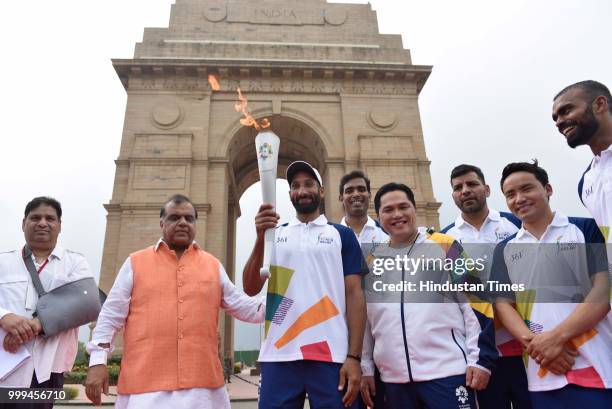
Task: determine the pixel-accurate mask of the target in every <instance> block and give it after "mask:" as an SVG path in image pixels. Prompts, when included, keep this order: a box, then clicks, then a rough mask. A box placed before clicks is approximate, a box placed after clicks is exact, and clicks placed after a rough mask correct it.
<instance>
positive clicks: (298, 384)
mask: <svg viewBox="0 0 612 409" xmlns="http://www.w3.org/2000/svg"><path fill="white" fill-rule="evenodd" d="M287 181H288V182H289V187H290V190H289V197H290V199H291V203H293V206H294V208H295V210H296V213H297V214H296V217H295V218H294V219H293V220H291V221H290V222H289V223H285V224H283V225H281V226H278V227H277V222H278V220H279V215H278V214H277V213H276V212H275V210H274V208H273V207H272V205H270V204H262V205H261V207H260V208H259V212H258V214H257V216H256V217H255V227H256V230H257V240H256V242H255V246H254V248H253V252H252V253H251V256H250V257H249V260H248V261H247V263H246V265H245V268H244V271H243V283H244V290H245V292H246V293H247V294H250V295H254V294H257V293H258V292H259V291H260V290H261V288H262V287H263V285H264V283H265V281H266V279H265V278H262V277H261V276H260V275H259V270H260V268H261V266H262V262H263V248H264V232H265V231H266V230H267V229H271V228H276V231H275V247H274V252H273V256H272V266H271V270H270V272H271V277H270V281H269V283H268V296H267V307H266V325H265V340H264V342H263V345H262V347H261V351H260V353H259V362H260V363H261V393H260V397H259V408H260V409H287V408H291V409H294V408H301V407H303V405H304V399H305V395H306V394H308V400H309V404H310V407H311V408H315V409H316V408H325V409H336V408H337V409H340V408H344V407H352V408H356V407H357V406H358V401H357V400H356V398H357V395H358V394H359V382H360V380H361V368H360V361H361V345H362V341H363V331H364V325H365V301H364V295H363V290H362V288H361V272H362V266H363V256H362V255H361V249H360V248H359V243H358V242H357V239H356V238H355V235H354V234H353V232H352V231H351V230H350V229H349V228H347V227H345V226H341V225H338V224H332V223H329V222H328V221H327V219H326V218H325V216H324V215H322V214H321V213H320V204H321V199H322V198H323V195H324V188H323V186H322V182H321V176H320V175H319V172H317V170H316V169H315V168H313V167H312V166H311V165H309V164H308V163H306V162H303V161H297V162H293V163H291V164H290V165H289V167H288V168H287Z"/></svg>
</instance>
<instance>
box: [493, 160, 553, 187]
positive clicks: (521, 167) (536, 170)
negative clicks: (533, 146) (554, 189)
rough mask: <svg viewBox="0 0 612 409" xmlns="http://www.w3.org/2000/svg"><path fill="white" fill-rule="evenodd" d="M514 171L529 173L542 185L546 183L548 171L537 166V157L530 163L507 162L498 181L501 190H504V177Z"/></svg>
mask: <svg viewBox="0 0 612 409" xmlns="http://www.w3.org/2000/svg"><path fill="white" fill-rule="evenodd" d="M516 172H528V173H531V174H532V175H533V176H535V178H536V179H537V180H538V181H539V182H540V183H541V184H542V186H546V185H547V184H548V173H546V171H545V170H544V169H543V168H541V167H540V166H538V160H537V159H534V160H533V162H532V163H529V162H513V163H509V164H507V165H506V167H505V168H504V170H503V171H502V177H501V182H500V185H501V188H502V192H503V191H504V181H505V180H506V178H508V176H510V175H511V174H513V173H516Z"/></svg>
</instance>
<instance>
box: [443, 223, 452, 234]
mask: <svg viewBox="0 0 612 409" xmlns="http://www.w3.org/2000/svg"><path fill="white" fill-rule="evenodd" d="M453 227H455V222H453V223H451V224H449V225H448V226H446V227H445V228H443V229H442V230H440V233H444V234H447V233H448V231H449V230H450V229H452V228H453Z"/></svg>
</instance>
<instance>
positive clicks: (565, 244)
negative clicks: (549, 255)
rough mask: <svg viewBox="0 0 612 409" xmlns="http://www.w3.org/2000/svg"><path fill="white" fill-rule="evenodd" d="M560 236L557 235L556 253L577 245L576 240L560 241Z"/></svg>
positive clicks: (572, 248)
mask: <svg viewBox="0 0 612 409" xmlns="http://www.w3.org/2000/svg"><path fill="white" fill-rule="evenodd" d="M561 238H562V236H559V237H557V240H556V242H557V254H559V253H561V252H562V251H570V250H575V249H576V247H578V242H577V241H576V240H568V241H563V242H562V241H561Z"/></svg>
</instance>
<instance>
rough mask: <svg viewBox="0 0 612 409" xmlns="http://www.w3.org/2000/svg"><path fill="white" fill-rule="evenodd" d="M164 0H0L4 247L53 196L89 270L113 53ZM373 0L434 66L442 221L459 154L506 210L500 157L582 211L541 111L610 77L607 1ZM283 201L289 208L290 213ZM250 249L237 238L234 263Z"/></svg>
mask: <svg viewBox="0 0 612 409" xmlns="http://www.w3.org/2000/svg"><path fill="white" fill-rule="evenodd" d="M172 3H173V1H172V0H105V1H96V2H91V1H82V0H80V1H76V0H74V1H42V0H34V1H4V2H1V3H0V13H1V14H2V15H3V16H4V19H3V24H2V25H0V35H1V38H2V39H3V47H2V53H3V54H4V56H3V58H2V60H3V63H2V64H1V65H0V75H1V78H2V84H3V87H2V99H3V101H2V110H1V111H0V112H1V113H2V115H1V117H0V118H1V126H2V137H1V138H2V143H3V146H4V148H3V149H2V150H0V154H1V159H0V189H1V191H2V196H1V197H2V199H1V200H0V225H2V227H3V229H2V234H1V235H0V251H5V250H11V249H15V248H17V247H19V246H21V245H22V243H23V235H22V232H21V219H22V217H23V213H22V212H23V207H24V206H25V204H26V202H27V201H28V200H30V199H31V198H32V197H34V196H38V195H43V194H45V195H51V196H54V197H56V198H57V199H59V200H60V201H61V202H62V205H63V207H64V212H65V215H64V217H63V231H62V235H61V241H62V243H63V244H64V245H65V246H66V247H69V248H71V249H74V250H78V251H81V252H83V253H84V254H86V256H87V258H88V260H89V261H90V263H91V265H92V268H93V270H94V271H95V273H96V274H98V272H99V269H100V260H101V256H102V247H103V240H104V231H105V223H106V220H105V217H106V212H105V210H104V208H103V207H102V204H103V203H108V201H109V200H110V197H111V193H112V186H113V178H114V173H115V165H114V162H113V161H114V159H116V158H117V156H118V154H119V145H120V142H121V132H122V126H123V119H124V112H125V103H126V94H125V91H124V89H123V87H122V85H121V83H120V81H119V79H118V78H117V76H116V74H115V71H114V69H113V67H112V64H111V61H110V59H111V58H131V57H132V56H133V50H134V44H135V43H136V42H139V41H141V40H142V32H143V29H144V27H167V26H168V20H169V16H170V5H171V4H172ZM361 3H363V2H361ZM371 4H372V7H373V8H374V9H375V10H376V11H377V13H378V19H379V28H380V31H381V33H385V34H401V35H402V37H403V41H404V47H405V48H409V49H410V50H411V53H412V60H413V63H414V64H423V65H433V66H434V68H433V72H432V74H431V76H430V77H429V80H428V81H427V83H426V85H425V87H424V88H423V91H422V92H421V96H420V98H419V105H420V111H421V119H422V123H423V133H424V135H425V144H426V148H427V155H428V157H429V159H430V160H431V161H432V164H431V173H432V180H433V185H434V192H435V196H436V199H437V200H438V201H440V202H443V206H442V208H441V209H440V222H441V224H442V225H445V224H447V223H448V222H450V221H452V220H453V219H454V218H455V217H456V209H455V208H454V205H453V203H452V201H451V200H450V189H449V182H448V174H449V172H450V170H451V169H452V168H453V167H454V166H455V165H456V164H459V163H462V162H466V163H473V164H476V165H478V166H480V167H481V168H482V169H483V171H484V172H485V176H486V177H487V179H488V181H489V182H490V184H491V187H492V195H491V199H490V205H491V207H494V208H497V209H501V210H506V207H505V204H504V201H503V199H502V196H501V194H500V192H499V187H498V186H499V176H500V173H501V169H502V168H503V166H504V165H505V164H506V163H508V162H511V161H521V160H529V159H531V158H538V159H539V160H540V163H541V165H542V166H543V167H544V168H545V169H547V170H548V172H549V175H550V178H551V182H552V185H553V188H554V195H553V199H552V206H553V207H554V208H555V209H559V210H560V211H562V212H564V213H567V214H571V215H583V216H584V215H587V213H586V211H585V210H584V208H583V207H582V206H581V204H580V202H579V200H578V196H577V194H576V184H577V181H578V179H579V177H580V175H581V174H582V171H583V170H584V168H585V167H586V166H587V164H588V161H589V160H590V157H591V153H590V151H589V150H588V148H585V147H582V148H579V149H577V150H571V149H569V148H568V147H567V145H566V144H565V141H564V139H563V137H562V136H561V135H560V134H558V133H557V130H556V128H555V127H554V125H553V122H552V120H551V118H550V116H551V99H552V97H553V96H554V95H555V94H556V92H557V91H559V90H560V89H561V88H563V87H564V86H566V85H568V84H570V83H573V82H576V81H580V80H584V79H596V80H598V81H601V82H603V83H604V84H606V85H608V87H610V86H612V54H611V53H610V52H609V49H610V47H609V42H610V41H609V40H610V31H609V26H610V17H611V16H612V2H610V1H608V0H571V1H570V0H554V1H553V0H542V1H527V0H512V1H491V0H482V1H454V0H448V1H435V0H428V1H412V0H402V1H399V0H386V1H385V0H381V1H376V0H373V1H371ZM281 186H285V187H284V188H283V187H281V188H279V198H282V199H285V198H286V184H285V185H281ZM332 190H333V189H332ZM257 196H258V188H257V186H254V187H251V189H250V190H248V191H247V193H245V195H244V196H243V201H242V202H241V203H242V209H243V217H242V219H243V220H240V221H239V223H244V224H241V226H245V228H252V219H253V214H252V212H250V211H249V209H253V208H254V207H255V205H253V203H258V202H259V199H258V197H257ZM245 201H248V202H249V203H245ZM283 209H288V207H287V206H286V199H285V205H284V207H283ZM283 213H284V217H285V218H286V217H288V214H289V213H290V212H289V211H288V210H287V211H284V212H283ZM238 231H244V230H243V229H241V228H239V229H238ZM245 234H246V236H245V238H244V239H243V240H240V242H242V243H244V242H247V243H251V238H252V237H253V236H252V234H251V233H245ZM249 234H250V235H249ZM147 244H148V243H143V247H144V246H145V245H147ZM247 247H250V246H247ZM249 251H250V248H245V249H238V260H237V261H238V264H239V265H242V262H243V260H244V258H245V257H246V255H248V252H249ZM239 271H240V270H239ZM247 332H248V331H247ZM247 332H243V330H242V329H240V330H239V331H238V336H237V340H236V347H237V348H240V347H243V348H251V347H253V346H254V345H255V346H256V344H257V342H256V341H254V335H253V332H256V330H253V329H251V330H250V332H249V334H247Z"/></svg>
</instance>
